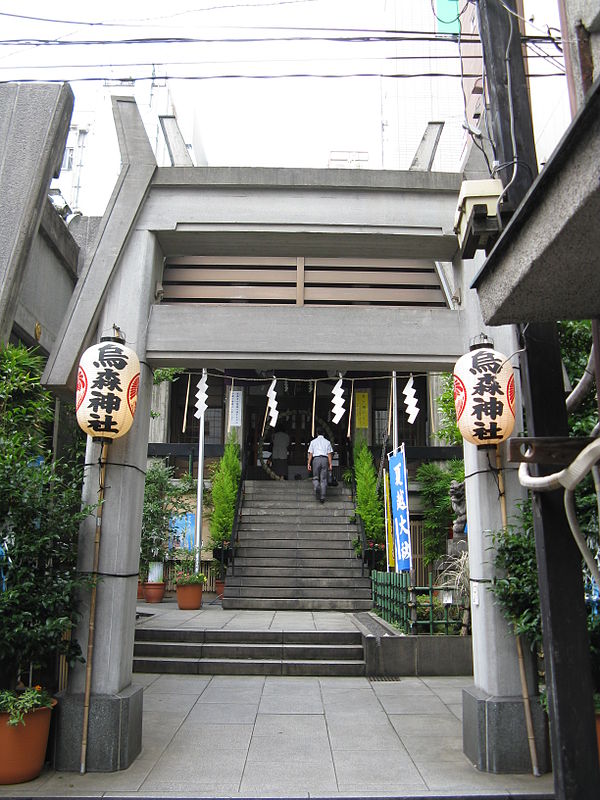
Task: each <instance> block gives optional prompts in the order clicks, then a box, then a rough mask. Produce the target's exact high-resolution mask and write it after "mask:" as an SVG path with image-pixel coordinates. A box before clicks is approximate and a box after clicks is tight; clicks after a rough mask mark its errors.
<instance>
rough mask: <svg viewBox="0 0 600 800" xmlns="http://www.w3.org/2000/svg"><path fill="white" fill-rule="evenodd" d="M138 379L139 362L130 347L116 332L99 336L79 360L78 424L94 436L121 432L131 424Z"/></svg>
mask: <svg viewBox="0 0 600 800" xmlns="http://www.w3.org/2000/svg"><path fill="white" fill-rule="evenodd" d="M139 383H140V362H139V359H138V357H137V355H136V354H135V353H134V351H133V350H131V349H130V348H129V347H126V346H125V343H124V340H123V339H122V338H121V337H119V336H105V337H102V338H101V339H100V342H99V344H95V345H93V346H92V347H89V348H88V349H87V350H86V351H85V352H84V353H83V355H82V356H81V360H80V362H79V367H78V370H77V396H76V402H75V407H76V413H77V422H78V424H79V427H80V428H81V429H82V430H83V431H85V433H87V434H88V436H91V437H92V438H93V439H95V440H102V441H104V440H112V439H118V438H119V437H120V436H124V435H125V434H126V433H127V431H128V430H129V429H130V428H131V426H132V424H133V418H134V416H135V409H136V405H137V395H138V388H139Z"/></svg>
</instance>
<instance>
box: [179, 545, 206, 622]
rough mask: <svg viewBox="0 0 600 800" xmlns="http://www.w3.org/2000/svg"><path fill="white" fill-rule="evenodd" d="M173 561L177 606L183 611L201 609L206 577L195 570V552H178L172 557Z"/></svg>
mask: <svg viewBox="0 0 600 800" xmlns="http://www.w3.org/2000/svg"><path fill="white" fill-rule="evenodd" d="M174 561H175V591H176V594H177V605H178V606H179V608H180V609H182V610H184V611H193V610H195V609H198V608H201V606H202V590H203V588H204V584H205V583H206V575H204V573H202V572H196V570H195V564H196V551H195V550H179V551H178V552H177V553H176V554H175V556H174Z"/></svg>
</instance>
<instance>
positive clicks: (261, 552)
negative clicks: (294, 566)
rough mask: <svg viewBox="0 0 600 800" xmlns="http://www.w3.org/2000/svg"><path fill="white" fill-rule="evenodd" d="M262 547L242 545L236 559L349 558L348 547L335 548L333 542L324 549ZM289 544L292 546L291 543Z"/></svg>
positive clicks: (349, 549)
mask: <svg viewBox="0 0 600 800" xmlns="http://www.w3.org/2000/svg"><path fill="white" fill-rule="evenodd" d="M261 544H262V546H257V547H252V546H248V547H247V546H246V545H245V544H242V545H240V546H239V547H238V550H237V555H236V561H237V557H238V555H239V557H240V558H260V559H264V558H294V559H296V558H302V559H311V558H333V559H336V558H350V557H351V548H350V545H347V546H345V547H337V548H336V546H335V542H331V543H329V544H327V543H326V546H324V547H315V546H314V545H311V546H309V547H300V546H299V547H294V546H292V547H265V546H264V543H261ZM290 544H292V545H293V543H292V542H290Z"/></svg>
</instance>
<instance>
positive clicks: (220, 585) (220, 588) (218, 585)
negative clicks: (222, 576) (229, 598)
mask: <svg viewBox="0 0 600 800" xmlns="http://www.w3.org/2000/svg"><path fill="white" fill-rule="evenodd" d="M224 591H225V581H222V580H219V578H216V579H215V592H216V593H217V596H218V597H223V592H224Z"/></svg>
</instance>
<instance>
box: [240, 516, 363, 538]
mask: <svg viewBox="0 0 600 800" xmlns="http://www.w3.org/2000/svg"><path fill="white" fill-rule="evenodd" d="M330 528H331V529H334V530H341V531H348V533H351V532H352V531H356V525H355V524H354V523H352V522H350V520H349V518H347V517H327V518H325V519H322V520H321V519H317V518H315V519H310V518H307V517H304V516H301V515H300V516H297V517H288V518H286V517H243V518H242V519H241V520H240V524H239V530H244V531H248V530H250V531H252V530H254V531H262V530H269V529H275V530H300V531H301V530H307V531H327V530H329V529H330ZM355 535H356V534H355Z"/></svg>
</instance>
